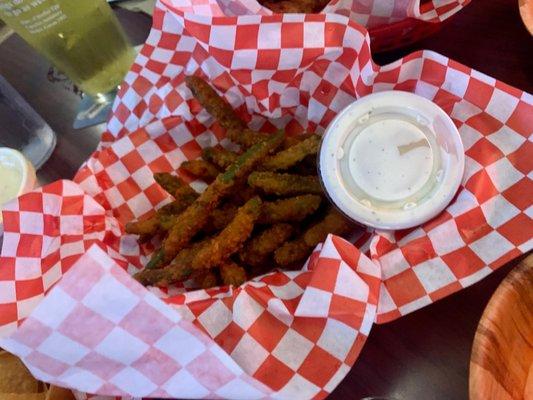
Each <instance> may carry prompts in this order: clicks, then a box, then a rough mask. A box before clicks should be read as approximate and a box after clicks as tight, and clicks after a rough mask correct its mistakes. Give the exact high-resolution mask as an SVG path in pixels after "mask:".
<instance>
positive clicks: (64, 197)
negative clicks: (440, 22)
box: [0, 2, 533, 399]
mask: <svg viewBox="0 0 533 400" xmlns="http://www.w3.org/2000/svg"><path fill="white" fill-rule="evenodd" d="M194 73H196V74H202V75H204V76H206V77H207V78H208V79H209V81H211V82H212V83H213V84H214V85H215V86H216V87H217V89H218V90H219V91H220V92H221V94H222V95H223V96H224V97H225V98H226V99H227V100H228V101H229V102H231V103H232V105H233V106H234V107H235V108H236V109H237V111H238V113H239V114H240V115H241V116H242V117H243V118H245V119H247V120H248V121H249V124H250V126H252V127H255V128H261V129H265V130H274V129H275V128H276V127H284V128H285V129H286V131H287V132H288V134H298V133H299V132H301V131H303V130H309V131H316V132H322V131H323V130H324V128H325V127H326V126H327V124H328V122H329V121H331V119H332V118H333V117H334V116H335V115H336V114H337V113H338V112H339V111H340V110H341V109H342V108H343V107H344V106H346V105H347V104H349V103H350V102H351V101H353V100H354V99H355V98H358V97H361V96H363V95H365V94H368V93H371V92H377V91H381V90H390V89H397V90H406V91H411V92H414V93H417V94H419V95H422V96H424V97H427V98H429V99H431V100H433V101H434V102H435V103H437V104H438V105H439V106H441V107H442V108H443V109H444V110H445V111H446V112H447V113H448V114H449V115H450V116H451V117H452V119H453V120H454V122H455V123H456V125H457V126H458V128H459V131H460V133H461V136H462V139H463V142H464V145H465V150H466V160H467V161H466V173H465V177H464V180H463V185H462V187H461V188H460V190H459V192H458V194H457V196H456V198H455V199H454V201H453V202H452V203H451V204H450V206H449V207H448V208H447V209H446V211H444V212H443V213H442V214H441V215H439V216H438V217H437V218H435V219H434V220H432V221H430V222H428V223H426V224H424V225H423V226H421V227H419V228H415V229H410V230H406V231H397V232H372V231H370V232H365V234H364V235H363V236H362V237H360V238H359V240H358V241H357V243H356V245H355V246H353V245H351V244H349V243H348V242H346V241H344V240H342V239H340V238H336V237H334V236H330V237H328V239H327V240H326V242H325V243H324V244H323V245H321V246H318V248H317V249H316V251H315V252H314V254H313V256H312V257H311V258H310V259H309V260H308V262H307V263H306V264H305V266H304V267H303V269H302V270H301V271H296V272H277V273H272V274H269V275H267V276H264V277H261V278H259V279H257V280H255V281H251V282H248V283H246V284H245V285H243V286H242V287H240V288H215V289H211V290H208V291H190V292H184V291H183V289H182V288H172V289H171V290H169V291H168V292H163V291H160V290H158V289H154V288H152V289H150V290H147V289H145V288H142V287H141V286H139V285H138V284H137V283H136V282H135V281H133V280H132V279H131V278H129V276H128V275H129V274H131V273H133V272H135V271H137V270H138V269H139V268H141V266H142V265H143V264H144V263H145V262H146V258H147V257H146V256H147V249H144V248H140V247H139V246H138V245H137V243H136V240H135V238H134V237H133V236H129V235H124V233H123V226H124V223H125V222H126V221H128V220H130V219H132V218H139V217H143V216H145V215H147V214H149V213H150V212H153V211H152V210H153V208H154V207H159V206H161V205H163V204H164V203H166V202H168V201H170V199H169V198H168V196H167V195H165V193H164V192H163V191H162V189H160V188H159V186H158V185H157V184H156V183H155V182H154V181H153V178H152V173H153V172H156V171H169V170H173V169H177V168H179V165H180V163H181V162H182V161H183V160H185V159H193V158H196V157H197V156H198V155H199V153H200V150H201V147H204V146H208V145H213V144H215V143H218V142H221V143H222V144H227V141H226V140H225V139H224V132H223V130H222V129H221V128H220V126H218V124H217V123H216V122H215V121H213V119H212V118H211V117H210V116H209V115H208V114H207V113H206V112H205V111H204V110H203V109H202V108H201V107H200V105H199V104H198V103H197V102H196V101H195V100H194V99H193V98H192V96H191V93H190V92H189V91H188V90H187V89H186V87H185V85H184V84H183V78H184V76H185V75H189V74H194ZM532 103H533V99H532V96H530V95H529V94H527V93H524V92H522V91H520V90H517V89H515V88H512V87H509V86H507V85H505V84H503V83H501V82H499V81H496V80H494V79H492V78H490V77H487V76H486V75H483V74H481V73H479V72H477V71H474V70H472V69H470V68H468V67H465V66H463V65H461V64H458V63H456V62H454V61H453V60H449V59H447V58H446V57H443V56H441V55H439V54H436V53H433V52H417V53H414V54H412V55H410V56H407V57H405V58H404V59H401V60H398V61H397V62H395V63H393V64H390V65H388V66H385V67H378V66H376V65H375V64H373V63H372V60H371V58H370V50H369V43H368V36H367V34H366V31H365V30H364V29H363V28H361V27H360V26H358V25H356V24H354V23H353V22H350V21H349V20H348V19H347V18H346V17H344V16H340V15H313V16H309V15H295V14H293V15H277V16H258V15H254V16H240V17H229V18H228V17H206V16H196V15H192V14H187V13H183V12H182V11H181V10H180V9H179V7H177V4H176V3H169V2H164V3H163V2H161V3H158V5H157V7H156V10H155V14H154V26H153V29H152V31H151V33H150V36H149V38H148V40H147V43H146V45H145V46H144V48H143V49H142V50H141V53H140V55H139V56H138V57H137V59H136V61H135V64H134V65H133V67H132V69H131V71H130V73H129V74H128V75H127V77H126V80H125V82H124V83H123V85H122V89H121V92H120V94H119V100H118V101H117V102H116V104H115V106H114V112H113V115H112V117H111V119H110V121H109V123H108V132H107V133H106V134H105V135H104V137H103V140H102V142H101V144H100V146H99V148H98V150H97V152H95V153H94V154H93V156H92V157H91V158H90V159H89V160H88V161H87V162H86V164H85V165H84V167H83V168H82V169H81V170H80V172H79V173H78V174H77V176H76V177H75V182H70V181H59V182H55V183H53V184H51V185H48V186H46V187H44V188H41V189H40V190H37V191H35V192H32V193H29V194H26V195H24V196H22V197H20V198H19V199H17V200H16V201H14V202H12V203H11V204H10V205H8V206H7V207H6V209H5V210H4V224H5V226H4V228H5V234H4V246H3V250H2V258H1V259H0V289H1V290H0V296H1V297H0V332H1V334H2V336H3V337H4V340H3V341H2V342H1V343H0V346H2V347H4V348H6V349H8V350H9V351H12V352H13V353H15V354H17V355H18V356H20V357H21V358H22V359H23V360H24V362H25V363H26V364H27V365H28V367H29V368H30V369H31V370H32V372H33V373H34V374H35V375H36V376H37V377H38V378H39V379H42V380H45V381H48V382H52V383H55V384H58V385H61V386H67V387H70V388H73V389H76V390H78V391H82V392H88V393H97V394H100V395H111V396H126V397H127V396H135V397H141V396H159V397H186V398H194V397H207V398H220V397H222V398H246V399H248V398H269V397H271V398H294V397H295V396H298V398H323V397H325V396H326V395H327V394H328V393H330V392H331V391H332V390H333V389H334V388H335V386H336V385H337V384H338V383H339V382H340V380H342V378H343V377H344V376H345V375H346V373H347V372H348V371H349V369H350V367H351V366H352V365H353V363H354V362H355V359H356V358H357V356H358V354H359V351H360V349H361V347H362V346H363V344H364V341H365V339H366V337H367V335H368V332H369V330H370V327H371V325H372V323H373V322H374V321H377V322H385V321H388V320H391V319H394V318H397V317H400V316H401V315H405V314H407V313H409V312H411V311H414V310H416V309H418V308H420V307H423V306H424V305H427V304H429V303H431V302H433V301H436V300H437V299H439V298H442V297H444V296H446V295H448V294H450V293H453V292H455V291H457V290H460V289H461V288H463V287H466V286H468V285H470V284H472V283H474V282H476V281H478V280H479V279H481V278H483V277H484V276H486V275H487V274H489V273H490V272H491V271H492V270H494V269H495V268H498V267H499V266H501V265H503V264H504V263H505V262H507V261H509V260H511V259H512V258H514V257H516V256H518V255H519V254H521V253H523V252H526V251H528V250H529V249H530V248H531V244H532V240H531V238H532V236H533V235H532V234H533V227H532V223H531V211H532V207H531V193H532V186H531V181H530V177H528V176H527V174H530V173H531V170H532V161H530V160H531V157H528V155H529V154H531V133H532V129H533V120H532V118H533V117H532V115H533V113H532V111H533V106H532ZM183 176H184V178H186V179H189V180H190V177H188V176H186V175H183ZM192 184H193V185H197V184H198V182H192ZM358 248H359V249H360V250H358ZM67 271H68V273H67ZM124 271H126V272H127V273H129V274H127V273H125V272H124ZM63 274H65V275H64V276H63ZM54 284H55V286H53V285H54ZM52 286H53V288H52ZM23 320H25V322H24V323H23V324H22V325H20V324H21V322H22V321H23ZM19 325H20V326H19ZM154 371H155V372H157V373H154ZM241 388H242V389H241Z"/></svg>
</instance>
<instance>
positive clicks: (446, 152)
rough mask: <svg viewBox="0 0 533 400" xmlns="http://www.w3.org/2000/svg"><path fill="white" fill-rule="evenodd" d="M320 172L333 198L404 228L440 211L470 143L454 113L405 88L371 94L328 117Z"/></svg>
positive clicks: (357, 216) (364, 217) (378, 223)
mask: <svg viewBox="0 0 533 400" xmlns="http://www.w3.org/2000/svg"><path fill="white" fill-rule="evenodd" d="M318 157H319V176H320V179H321V181H322V185H323V186H324V189H325V191H326V193H327V195H328V196H329V198H330V200H331V201H332V203H333V204H334V205H335V206H336V207H337V208H338V209H339V210H340V211H341V212H343V213H344V214H345V215H346V216H348V217H349V218H350V219H352V220H354V221H355V222H359V223H361V224H364V225H367V226H371V227H375V228H381V229H405V228H410V227H413V226H417V225H420V224H422V223H424V222H426V221H428V220H430V219H431V218H433V217H435V216H436V215H437V214H439V213H440V212H441V211H442V210H443V209H444V208H445V207H446V206H447V205H448V204H449V202H450V201H451V200H452V198H453V196H454V195H455V193H456V191H457V189H458V188H459V185H460V183H461V180H462V177H463V172H464V163H465V158H464V148H463V143H462V141H461V137H460V136H459V132H458V131H457V128H456V127H455V125H454V123H453V122H452V120H451V119H450V117H449V116H448V115H447V114H446V113H445V112H444V111H443V110H442V109H441V108H440V107H438V106H437V105H436V104H434V103H433V102H431V101H430V100H428V99H426V98H424V97H421V96H418V95H415V94H412V93H408V92H402V91H385V92H379V93H374V94H370V95H368V96H365V97H362V98H360V99H359V100H357V101H355V102H353V103H352V104H350V105H349V106H348V107H346V108H345V109H344V110H343V111H341V112H340V113H339V114H338V115H337V116H336V117H335V119H334V120H333V121H332V122H331V123H330V125H329V126H328V128H327V129H326V132H325V133H324V137H323V140H322V145H321V149H320V153H319V156H318Z"/></svg>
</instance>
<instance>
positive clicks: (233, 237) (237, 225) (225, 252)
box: [192, 197, 261, 269]
mask: <svg viewBox="0 0 533 400" xmlns="http://www.w3.org/2000/svg"><path fill="white" fill-rule="evenodd" d="M260 213H261V199H260V198H259V197H254V198H253V199H251V200H249V201H248V202H247V203H246V204H245V205H244V206H242V207H240V208H239V209H238V210H237V214H236V215H235V218H233V220H232V221H231V222H230V223H229V224H228V226H226V227H225V228H224V229H223V230H222V232H220V233H219V234H218V235H217V236H215V237H214V238H212V239H211V240H210V242H209V244H208V245H207V246H205V247H203V248H202V249H201V250H200V251H199V252H198V254H197V255H196V256H195V257H194V259H193V261H192V267H193V269H205V268H213V267H216V266H219V265H221V264H222V262H223V261H224V260H227V259H228V258H229V257H230V256H231V255H232V254H233V253H236V252H237V251H239V250H240V249H241V247H242V245H243V244H244V242H245V241H246V240H247V239H248V237H249V236H250V234H251V233H252V230H253V228H254V225H255V221H256V220H257V218H258V217H259V214H260Z"/></svg>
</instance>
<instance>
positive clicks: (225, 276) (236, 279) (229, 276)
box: [220, 260, 246, 286]
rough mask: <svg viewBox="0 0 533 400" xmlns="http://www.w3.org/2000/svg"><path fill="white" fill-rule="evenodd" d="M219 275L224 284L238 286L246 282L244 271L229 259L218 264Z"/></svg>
mask: <svg viewBox="0 0 533 400" xmlns="http://www.w3.org/2000/svg"><path fill="white" fill-rule="evenodd" d="M220 276H221V278H222V283H223V284H224V285H232V286H240V285H242V284H243V283H244V282H246V271H245V269H244V268H243V267H241V266H240V265H238V264H236V263H234V262H233V261H231V260H228V261H226V262H224V263H223V264H222V265H221V266H220Z"/></svg>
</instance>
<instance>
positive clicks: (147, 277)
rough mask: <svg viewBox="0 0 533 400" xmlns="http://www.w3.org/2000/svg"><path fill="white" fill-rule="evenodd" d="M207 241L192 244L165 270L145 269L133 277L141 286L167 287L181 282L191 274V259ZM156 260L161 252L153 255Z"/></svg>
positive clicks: (161, 254)
mask: <svg viewBox="0 0 533 400" xmlns="http://www.w3.org/2000/svg"><path fill="white" fill-rule="evenodd" d="M207 243H208V240H203V241H201V242H198V243H195V244H193V245H192V246H191V247H188V248H186V249H183V250H181V251H180V252H179V253H178V254H177V256H176V257H175V258H174V259H173V260H172V262H171V263H170V264H169V265H167V266H166V267H165V268H148V267H147V268H145V269H144V270H142V271H140V272H137V273H136V274H135V275H134V276H133V277H134V278H135V279H137V280H138V281H139V282H140V283H142V284H143V285H145V286H146V285H157V286H168V285H170V284H172V283H176V282H183V281H184V280H187V279H188V278H189V276H190V275H191V274H192V273H193V269H192V266H191V263H192V260H193V258H194V257H195V256H196V254H197V253H198V252H199V251H200V249H201V248H202V247H203V246H205V245H207ZM154 254H155V256H154V257H152V258H157V257H158V256H161V257H162V256H163V255H164V253H163V251H162V250H159V251H157V252H155V253H154Z"/></svg>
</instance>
